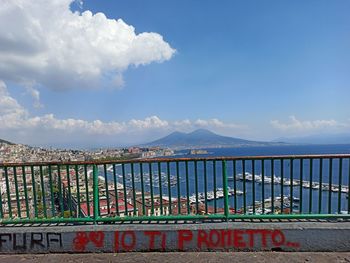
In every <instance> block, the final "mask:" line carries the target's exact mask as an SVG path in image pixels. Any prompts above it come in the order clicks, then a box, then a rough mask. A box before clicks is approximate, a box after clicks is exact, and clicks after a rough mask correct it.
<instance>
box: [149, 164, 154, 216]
mask: <svg viewBox="0 0 350 263" xmlns="http://www.w3.org/2000/svg"><path fill="white" fill-rule="evenodd" d="M148 172H149V183H150V192H151V214H152V215H154V196H153V173H152V163H151V162H150V163H148Z"/></svg>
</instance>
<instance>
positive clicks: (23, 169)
mask: <svg viewBox="0 0 350 263" xmlns="http://www.w3.org/2000/svg"><path fill="white" fill-rule="evenodd" d="M22 178H23V188H24V199H25V205H26V215H27V218H29V217H30V215H29V203H28V188H27V178H26V168H25V166H24V165H23V166H22ZM0 199H2V195H1V193H0ZM1 211H2V200H1Z"/></svg>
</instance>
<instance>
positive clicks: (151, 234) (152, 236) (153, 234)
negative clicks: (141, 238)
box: [143, 231, 164, 250]
mask: <svg viewBox="0 0 350 263" xmlns="http://www.w3.org/2000/svg"><path fill="white" fill-rule="evenodd" d="M143 233H144V234H145V235H146V236H148V237H149V241H148V243H149V246H148V249H149V250H153V249H154V240H155V237H156V236H160V235H161V232H160V231H145V232H143ZM163 235H164V234H163Z"/></svg>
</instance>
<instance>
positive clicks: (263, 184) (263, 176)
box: [261, 159, 265, 214]
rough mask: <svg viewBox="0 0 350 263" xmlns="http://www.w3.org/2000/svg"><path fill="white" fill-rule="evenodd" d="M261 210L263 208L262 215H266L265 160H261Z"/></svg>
mask: <svg viewBox="0 0 350 263" xmlns="http://www.w3.org/2000/svg"><path fill="white" fill-rule="evenodd" d="M261 180H262V184H261V198H262V200H261V201H262V202H261V208H262V213H263V214H265V160H264V159H262V160H261Z"/></svg>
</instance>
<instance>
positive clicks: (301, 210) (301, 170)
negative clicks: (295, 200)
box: [299, 159, 304, 214]
mask: <svg viewBox="0 0 350 263" xmlns="http://www.w3.org/2000/svg"><path fill="white" fill-rule="evenodd" d="M303 173H304V159H300V171H299V174H300V185H299V199H300V204H299V214H301V213H302V212H303V180H304V179H303V175H304V174H303Z"/></svg>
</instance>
